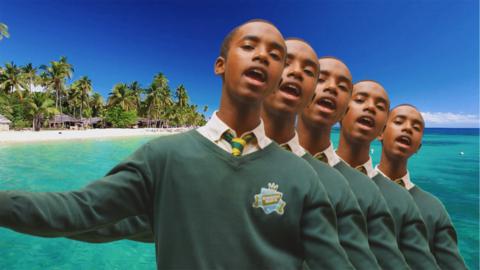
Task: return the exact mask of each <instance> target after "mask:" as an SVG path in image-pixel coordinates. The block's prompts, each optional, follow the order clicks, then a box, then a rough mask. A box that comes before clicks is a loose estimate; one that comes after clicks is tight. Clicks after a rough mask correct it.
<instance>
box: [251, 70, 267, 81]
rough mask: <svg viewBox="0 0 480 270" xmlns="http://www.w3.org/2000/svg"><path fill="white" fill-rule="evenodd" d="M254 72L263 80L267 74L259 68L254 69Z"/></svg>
mask: <svg viewBox="0 0 480 270" xmlns="http://www.w3.org/2000/svg"><path fill="white" fill-rule="evenodd" d="M252 72H253V73H255V74H257V75H258V76H259V77H260V78H261V79H262V80H264V79H265V76H264V75H263V72H262V71H261V70H258V69H252Z"/></svg>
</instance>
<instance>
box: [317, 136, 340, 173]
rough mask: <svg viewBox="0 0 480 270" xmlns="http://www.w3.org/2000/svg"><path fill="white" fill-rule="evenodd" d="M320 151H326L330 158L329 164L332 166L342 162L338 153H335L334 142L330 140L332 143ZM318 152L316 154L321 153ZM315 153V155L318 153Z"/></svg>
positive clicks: (328, 158)
mask: <svg viewBox="0 0 480 270" xmlns="http://www.w3.org/2000/svg"><path fill="white" fill-rule="evenodd" d="M319 153H324V154H325V156H326V157H327V160H328V165H330V167H333V166H335V165H337V164H338V163H339V162H340V158H339V157H338V155H337V153H335V150H334V149H333V143H332V142H331V141H330V145H329V146H328V147H327V149H325V150H323V151H321V152H319ZM319 153H316V154H319ZM316 154H314V155H316Z"/></svg>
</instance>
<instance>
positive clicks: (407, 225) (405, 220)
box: [373, 173, 439, 270]
mask: <svg viewBox="0 0 480 270" xmlns="http://www.w3.org/2000/svg"><path fill="white" fill-rule="evenodd" d="M373 181H374V182H375V184H377V186H378V188H379V189H380V191H381V192H382V195H383V197H384V198H385V200H386V201H387V205H388V208H389V210H390V213H392V216H393V221H394V225H395V235H396V238H397V243H398V247H399V248H400V251H402V254H403V256H404V257H405V260H406V261H407V263H408V265H409V266H410V267H411V268H412V269H415V270H416V269H418V270H428V269H439V268H438V265H437V263H436V262H435V258H434V257H433V255H432V253H431V252H430V250H429V248H428V242H427V235H426V234H427V232H426V228H425V223H424V222H423V220H422V216H421V214H420V211H419V210H418V208H417V206H416V205H415V202H414V201H413V198H412V196H410V194H409V193H408V191H407V190H406V189H405V188H402V187H401V186H400V185H398V184H396V183H394V182H393V181H391V180H390V179H388V178H386V177H385V176H383V175H382V174H381V173H377V175H376V176H374V177H373Z"/></svg>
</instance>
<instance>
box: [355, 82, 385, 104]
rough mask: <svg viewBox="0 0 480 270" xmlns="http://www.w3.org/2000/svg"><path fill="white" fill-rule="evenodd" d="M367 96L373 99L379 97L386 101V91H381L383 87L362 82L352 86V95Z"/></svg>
mask: <svg viewBox="0 0 480 270" xmlns="http://www.w3.org/2000/svg"><path fill="white" fill-rule="evenodd" d="M359 93H362V94H367V95H369V96H374V97H380V98H383V99H385V100H387V101H388V100H389V99H388V95H387V91H385V89H383V87H382V86H381V85H380V84H378V83H376V82H373V81H363V82H358V83H356V84H355V85H354V86H353V94H359Z"/></svg>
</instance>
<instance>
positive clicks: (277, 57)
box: [270, 52, 281, 61]
mask: <svg viewBox="0 0 480 270" xmlns="http://www.w3.org/2000/svg"><path fill="white" fill-rule="evenodd" d="M270 56H271V57H272V58H273V60H275V61H280V59H281V57H280V55H279V54H277V53H274V52H271V53H270Z"/></svg>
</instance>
